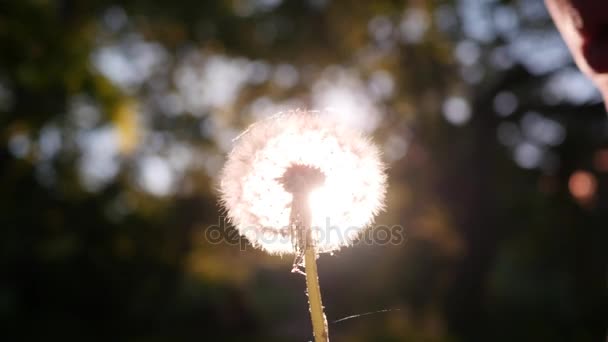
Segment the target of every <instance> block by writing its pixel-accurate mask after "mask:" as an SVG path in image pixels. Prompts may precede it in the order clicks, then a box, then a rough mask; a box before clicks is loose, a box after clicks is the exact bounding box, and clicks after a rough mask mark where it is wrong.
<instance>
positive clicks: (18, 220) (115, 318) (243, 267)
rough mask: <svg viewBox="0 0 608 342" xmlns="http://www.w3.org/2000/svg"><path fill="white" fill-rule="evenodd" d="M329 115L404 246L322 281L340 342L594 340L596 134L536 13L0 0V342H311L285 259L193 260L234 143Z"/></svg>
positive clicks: (599, 234)
mask: <svg viewBox="0 0 608 342" xmlns="http://www.w3.org/2000/svg"><path fill="white" fill-rule="evenodd" d="M328 106H331V107H333V108H334V109H336V110H337V112H339V113H342V115H343V116H342V117H341V119H343V120H345V122H346V123H347V124H350V125H353V126H355V127H357V128H360V129H363V130H364V131H366V132H368V133H370V134H372V135H373V136H374V140H375V141H376V142H377V143H378V145H379V146H380V147H381V149H382V150H383V151H384V159H385V161H386V162H387V164H388V165H389V171H388V172H389V193H388V201H387V210H386V211H385V212H384V213H383V214H382V215H380V217H379V218H378V224H385V225H400V226H402V227H403V228H404V232H405V234H406V240H405V241H404V242H403V243H401V244H397V245H385V246H378V245H365V244H359V245H357V246H354V247H350V248H347V249H344V250H342V251H340V252H339V253H337V254H336V255H333V256H330V255H323V256H321V257H320V259H319V271H320V278H321V288H322V292H323V296H324V298H323V299H324V304H325V306H326V313H327V317H328V320H329V321H330V325H329V330H330V337H331V339H332V341H377V340H378V341H402V340H407V341H604V340H605V339H606V326H607V324H606V317H608V315H607V312H606V311H607V309H606V308H607V306H606V274H607V273H606V261H607V260H606V257H607V252H606V243H607V242H608V239H607V236H606V230H607V227H608V224H607V222H608V210H607V207H608V121H607V120H606V111H605V109H604V107H603V104H602V103H601V99H600V97H599V95H598V93H597V92H596V91H595V89H594V88H593V86H592V85H591V84H590V82H589V81H587V80H586V79H585V77H584V76H582V75H581V74H580V73H579V71H578V70H577V69H576V68H575V66H574V65H573V63H572V61H571V58H570V56H569V54H568V52H567V50H566V48H565V45H564V44H563V42H562V41H561V38H560V36H559V35H558V33H557V32H556V30H555V28H554V27H553V25H552V23H551V21H550V18H549V17H548V15H547V12H546V10H545V8H544V5H543V3H542V1H540V0H520V1H499V0H484V1H477V0H460V1H414V0H411V1H385V0H379V1H373V2H372V1H350V2H349V1H337V0H306V1H286V0H232V1H188V0H173V1H168V2H162V3H160V2H158V3H155V2H152V1H101V0H100V1H68V0H65V1H51V0H24V1H16V0H15V1H2V2H0V189H1V190H0V227H1V230H0V233H1V236H0V263H1V268H0V272H1V273H0V321H1V325H2V326H1V329H0V335H5V336H6V337H5V338H2V340H4V341H41V340H49V341H54V340H81V341H82V340H109V341H123V340H129V341H205V340H210V341H219V340H228V341H230V340H232V341H236V340H265V341H304V340H307V339H308V340H309V339H310V338H311V327H310V322H309V316H308V308H307V303H306V296H305V293H304V281H303V279H302V277H301V276H299V275H296V274H292V273H290V270H291V262H292V258H291V257H289V256H288V257H283V258H281V257H275V256H267V255H264V253H263V252H261V251H258V250H254V249H253V248H251V247H250V246H247V245H246V244H245V243H243V244H242V246H245V247H246V248H241V247H240V246H239V245H238V244H236V245H235V244H230V243H220V244H214V243H211V242H209V239H207V238H206V236H207V237H208V236H209V234H210V232H211V231H212V230H216V231H218V230H219V231H220V232H221V233H222V234H223V236H226V237H230V236H232V237H234V229H233V228H232V227H231V226H230V225H225V224H223V223H222V220H223V219H222V218H221V217H220V213H221V211H220V208H219V207H218V204H217V191H216V189H217V176H218V172H219V170H220V168H221V166H222V163H223V160H224V156H225V154H226V153H227V151H228V150H229V149H230V146H231V142H230V141H231V139H232V138H233V137H235V136H236V134H238V132H239V131H240V130H241V129H243V128H244V127H245V126H246V125H247V124H249V123H251V122H253V121H255V120H257V119H259V118H262V117H265V116H268V115H270V114H273V113H275V112H278V111H280V110H284V109H289V108H324V107H328ZM214 225H216V226H215V227H214ZM218 225H219V226H218ZM231 241H233V242H234V240H231ZM386 309H390V311H385V312H378V313H375V314H371V315H365V316H360V317H356V318H352V319H349V320H345V321H342V322H338V323H331V322H333V321H335V320H337V319H340V318H342V317H345V316H349V315H353V314H362V313H366V312H371V311H377V310H386ZM0 338H1V337H0Z"/></svg>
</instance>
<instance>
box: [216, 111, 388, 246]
mask: <svg viewBox="0 0 608 342" xmlns="http://www.w3.org/2000/svg"><path fill="white" fill-rule="evenodd" d="M286 181H289V182H291V183H289V182H288V183H286ZM299 183H301V184H299ZM307 183H311V184H307ZM385 185H386V175H385V173H384V165H383V163H382V162H381V160H380V156H379V151H378V149H377V148H376V147H375V145H374V144H373V143H372V142H371V141H370V140H369V139H368V138H367V137H365V136H363V135H362V134H361V133H359V132H356V131H353V130H351V129H349V128H346V127H343V126H341V125H339V124H337V123H335V122H332V121H331V119H329V118H328V117H325V116H323V113H322V112H311V111H290V112H287V113H282V114H278V115H275V116H273V117H270V118H267V119H265V120H262V121H259V122H257V123H255V124H253V125H251V126H250V127H249V128H248V129H247V130H246V131H245V132H243V133H242V134H241V135H240V136H239V137H238V138H237V139H235V146H234V148H233V150H232V152H231V153H230V154H229V156H228V160H227V162H226V164H225V166H224V169H223V171H222V174H221V185H220V191H221V201H222V204H223V206H224V207H225V209H226V210H227V214H228V218H229V219H230V221H231V222H232V223H233V224H234V225H235V226H236V227H237V229H238V230H239V232H240V233H241V235H243V236H245V237H247V239H248V240H249V241H250V242H251V243H252V244H253V245H254V246H256V247H261V248H263V249H264V250H266V251H267V252H269V253H272V254H297V253H298V249H299V248H298V246H297V244H294V241H297V239H296V238H295V237H294V234H295V232H294V231H293V229H292V227H290V217H291V214H292V213H291V211H292V203H293V202H294V195H293V193H294V192H297V191H296V190H297V189H296V188H298V187H304V188H308V190H307V191H304V192H306V194H305V195H303V196H304V197H305V198H304V201H305V202H307V203H308V205H309V206H310V213H311V222H310V226H311V229H312V230H313V232H314V233H313V235H312V243H313V244H314V246H315V248H316V251H317V252H332V251H335V250H338V249H340V248H341V247H343V246H347V245H350V244H351V243H352V242H353V241H354V240H355V239H356V238H357V237H358V236H359V234H360V233H361V231H362V230H363V229H365V228H366V227H368V226H369V225H370V224H371V223H372V221H373V219H374V217H375V215H376V214H377V213H378V211H379V210H380V209H382V207H383V203H384V197H385ZM300 192H302V191H300Z"/></svg>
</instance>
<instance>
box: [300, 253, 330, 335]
mask: <svg viewBox="0 0 608 342" xmlns="http://www.w3.org/2000/svg"><path fill="white" fill-rule="evenodd" d="M316 259H317V253H316V251H315V249H314V247H313V246H311V247H308V248H306V252H305V254H304V263H305V265H306V287H307V288H308V305H309V306H310V319H311V320H312V331H313V334H314V336H315V342H327V341H329V335H328V330H327V319H326V318H325V313H324V312H323V302H322V301H321V289H320V288H319V275H318V273H317V260H316Z"/></svg>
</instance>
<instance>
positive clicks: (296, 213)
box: [290, 192, 329, 342]
mask: <svg viewBox="0 0 608 342" xmlns="http://www.w3.org/2000/svg"><path fill="white" fill-rule="evenodd" d="M311 221H312V213H311V211H310V205H309V204H308V193H304V192H296V193H294V194H293V202H292V205H291V217H290V224H291V225H292V227H294V228H295V231H294V232H293V234H294V235H295V242H296V246H294V248H295V252H296V254H298V253H301V252H302V250H303V252H304V266H305V267H306V288H307V290H308V291H307V292H308V305H309V307H310V319H311V321H312V332H313V335H314V337H315V342H328V341H329V333H328V330H327V319H326V318H325V312H323V302H322V301H321V289H320V287H319V273H318V272H317V250H316V248H315V243H314V241H313V239H312V231H311V225H312V224H311ZM296 260H297V257H296ZM294 267H296V268H297V267H299V265H297V264H295V265H294Z"/></svg>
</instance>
